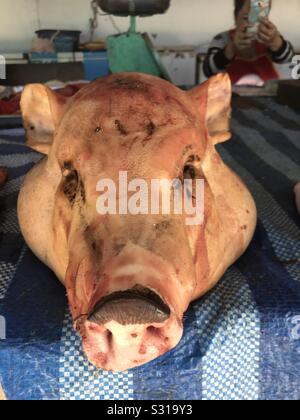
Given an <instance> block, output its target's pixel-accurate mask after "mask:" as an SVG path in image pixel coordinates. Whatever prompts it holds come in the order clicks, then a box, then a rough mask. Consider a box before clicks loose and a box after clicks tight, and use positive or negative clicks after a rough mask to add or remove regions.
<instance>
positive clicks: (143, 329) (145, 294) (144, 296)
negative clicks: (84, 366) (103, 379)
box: [75, 246, 190, 371]
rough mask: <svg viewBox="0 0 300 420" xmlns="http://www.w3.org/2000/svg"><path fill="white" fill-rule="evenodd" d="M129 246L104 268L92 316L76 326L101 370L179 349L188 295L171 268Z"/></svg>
mask: <svg viewBox="0 0 300 420" xmlns="http://www.w3.org/2000/svg"><path fill="white" fill-rule="evenodd" d="M129 248H130V249H128V250H127V252H126V251H125V253H124V254H123V255H120V256H118V257H116V258H113V259H112V260H111V261H110V262H109V263H108V264H107V265H106V267H105V268H104V270H103V271H104V273H105V274H103V276H102V278H101V281H100V283H99V286H98V287H97V288H96V290H95V292H94V295H93V296H92V298H91V300H90V302H89V305H88V310H87V312H88V314H87V315H85V316H82V317H79V318H77V321H76V323H75V324H76V325H75V326H76V328H77V330H78V331H79V332H80V334H81V336H82V341H83V349H84V352H85V353H86V355H87V357H88V359H89V360H90V362H92V363H93V364H94V365H95V366H96V367H98V368H100V369H103V370H109V371H125V370H127V369H131V368H135V367H137V366H141V365H144V364H146V363H148V362H150V361H152V360H154V359H156V358H157V357H159V356H161V355H163V354H164V353H166V352H167V351H169V350H171V349H173V348H174V347H176V346H177V344H178V343H179V341H180V340H181V337H182V334H183V327H182V317H183V313H184V311H185V310H186V308H187V306H188V302H189V300H190V295H187V292H186V290H185V291H184V292H183V293H178V290H181V289H182V286H181V287H180V281H179V279H178V278H177V276H176V274H175V273H174V272H173V270H172V267H171V265H168V263H166V262H162V260H161V259H160V258H159V257H156V256H153V255H152V254H151V253H148V252H147V251H145V250H142V249H141V248H139V247H137V246H130V247H129ZM134 256H135V257H136V258H137V259H136V261H138V263H136V262H135V263H134V262H133V260H132V259H133V258H134ZM137 256H138V257H137ZM125 261H126V263H125ZM124 263H125V264H124ZM79 271H80V270H79ZM163 279H164V281H162V280H163ZM85 281H87V280H85ZM79 283H81V281H80V280H79ZM175 291H176V293H175ZM184 302H185V303H184Z"/></svg>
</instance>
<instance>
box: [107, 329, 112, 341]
mask: <svg viewBox="0 0 300 420" xmlns="http://www.w3.org/2000/svg"><path fill="white" fill-rule="evenodd" d="M106 338H107V342H108V344H111V343H112V339H113V334H112V332H111V331H110V330H107V331H106Z"/></svg>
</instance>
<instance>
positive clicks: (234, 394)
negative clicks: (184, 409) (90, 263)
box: [0, 99, 300, 400]
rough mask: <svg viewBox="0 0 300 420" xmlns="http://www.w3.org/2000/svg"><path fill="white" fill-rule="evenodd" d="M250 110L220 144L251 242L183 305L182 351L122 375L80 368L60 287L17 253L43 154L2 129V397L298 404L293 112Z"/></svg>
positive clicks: (297, 124) (298, 175) (296, 136)
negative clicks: (249, 198) (240, 188)
mask: <svg viewBox="0 0 300 420" xmlns="http://www.w3.org/2000/svg"><path fill="white" fill-rule="evenodd" d="M255 103H256V105H257V107H256V108H253V109H252V108H251V109H235V110H234V113H233V132H234V136H233V139H232V140H231V141H230V142H228V143H226V144H224V145H222V146H221V147H220V152H221V154H222V156H223V158H224V160H225V161H226V162H227V163H228V164H229V165H230V166H231V167H232V168H233V169H234V170H235V171H236V172H237V173H238V174H239V175H240V176H241V177H242V178H243V179H244V181H245V182H246V184H247V185H248V187H249V188H250V190H251V191H252V193H253V195H254V197H255V199H256V203H257V206H258V212H259V223H258V228H257V231H256V235H255V237H254V240H253V241H252V244H251V246H250V248H249V249H248V251H247V252H246V254H245V255H244V256H243V257H242V258H241V259H240V260H239V261H238V262H237V263H236V264H235V265H234V266H233V267H232V268H231V269H229V270H228V272H227V273H226V275H225V276H224V278H223V279H222V280H221V281H220V283H219V284H218V285H217V287H216V288H215V289H214V290H213V291H211V292H210V293H209V294H208V295H207V296H205V297H204V298H203V299H202V300H200V301H198V302H196V303H194V304H192V305H191V307H190V309H189V311H188V313H187V314H186V316H185V322H184V323H185V330H184V331H185V332H184V337H183V340H182V341H181V343H180V345H179V346H178V347H177V348H176V349H174V350H172V351H171V352H170V353H168V354H166V355H164V356H163V357H161V358H160V359H157V360H155V361H153V362H152V363H150V364H148V365H146V366H143V367H140V368H137V369H134V370H132V371H130V372H125V373H120V374H114V373H107V372H102V371H99V370H97V369H96V368H95V367H93V366H92V365H91V364H90V363H89V362H88V361H87V360H86V358H85V356H84V354H83V352H82V349H81V344H80V338H79V337H78V336H77V334H76V333H75V332H74V331H73V329H72V322H71V318H70V314H69V311H68V309H67V301H66V297H65V290H64V288H63V287H62V286H61V285H60V284H59V282H58V281H57V280H56V279H55V276H54V275H53V274H52V273H51V272H50V271H49V270H48V269H47V268H46V267H45V266H44V265H43V264H42V263H41V262H40V261H38V260H37V259H36V258H35V257H34V256H33V254H32V253H31V251H30V250H29V249H28V248H27V247H26V245H25V244H24V240H23V238H22V236H21V234H20V231H19V226H18V221H17V214H16V202H17V196H18V191H19V188H20V185H21V182H22V179H23V177H24V175H25V174H26V173H27V172H28V170H29V169H30V168H31V167H32V165H33V164H34V163H35V162H37V161H38V160H39V159H40V155H38V154H37V153H33V152H32V151H30V150H28V149H27V148H26V147H25V145H24V133H23V130H8V131H2V132H0V139H1V140H0V166H4V167H6V168H8V169H9V181H8V183H7V184H6V186H5V187H4V188H3V189H1V190H0V320H2V321H3V319H4V318H5V320H6V333H7V336H6V339H5V340H1V339H0V383H1V384H2V386H3V388H4V391H5V393H6V396H7V398H8V399H29V400H32V399H35V400H36V399H37V400H46V399H61V400H82V399H86V400H88V399H90V400H101V399H103V400H104V399H110V400H130V399H150V400H152V399H161V400H171V399H183V400H188V399H203V400H259V399H268V400H275V399H293V400H299V399H300V229H299V228H300V217H299V215H298V213H297V211H296V207H295V203H294V197H293V186H294V184H295V182H296V181H300V115H299V114H298V113H296V112H295V111H292V110H291V109H289V108H287V107H283V106H280V105H277V104H276V103H275V102H274V101H272V100H268V99H255ZM258 109H259V110H258ZM0 324H1V322H0ZM2 326H3V322H2ZM0 336H1V334H0ZM0 338H3V337H0Z"/></svg>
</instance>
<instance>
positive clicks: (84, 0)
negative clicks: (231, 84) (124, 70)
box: [0, 0, 300, 53]
mask: <svg viewBox="0 0 300 420" xmlns="http://www.w3.org/2000/svg"><path fill="white" fill-rule="evenodd" d="M273 3H274V7H273V11H272V19H273V21H274V22H275V23H276V24H278V25H279V27H280V30H281V31H282V33H283V34H284V36H286V37H287V38H289V39H290V40H291V41H292V42H293V43H294V45H295V46H296V47H297V49H300V30H299V28H300V0H273ZM232 10H233V9H232V0H172V5H171V8H170V10H169V11H168V13H167V14H166V15H163V16H155V17H151V18H145V19H140V20H139V23H138V28H139V29H140V30H142V31H147V32H150V33H155V34H157V41H156V42H157V44H159V45H178V44H184V45H199V44H203V43H207V42H208V41H209V40H210V39H211V38H212V36H213V35H215V34H216V33H218V32H220V31H222V30H225V29H226V28H228V27H230V26H231V25H232ZM90 16H91V9H90V1H89V0H1V4H0V53H1V52H15V51H27V50H28V49H29V48H30V46H31V41H32V38H33V33H34V31H35V30H37V29H40V28H42V29H46V28H49V29H52V28H53V29H56V28H59V29H62V28H64V29H80V30H82V31H83V39H87V38H88V27H89V26H88V21H89V18H90ZM115 21H116V23H117V25H118V26H119V27H120V29H121V30H122V31H123V30H125V29H126V28H127V26H128V19H126V18H115ZM111 33H115V29H114V28H113V26H112V24H111V22H110V20H109V18H108V17H100V18H99V29H98V30H97V37H99V38H104V37H105V36H106V35H107V34H111Z"/></svg>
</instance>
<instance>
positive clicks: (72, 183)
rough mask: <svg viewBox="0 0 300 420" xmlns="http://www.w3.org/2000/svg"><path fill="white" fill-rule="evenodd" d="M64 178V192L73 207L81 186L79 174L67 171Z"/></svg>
mask: <svg viewBox="0 0 300 420" xmlns="http://www.w3.org/2000/svg"><path fill="white" fill-rule="evenodd" d="M63 176H64V184H63V192H64V194H65V196H66V197H67V198H68V200H69V201H70V203H71V204H72V205H73V204H74V202H75V199H76V195H77V191H78V185H79V176H78V172H77V171H75V170H74V169H73V170H65V171H64V172H63Z"/></svg>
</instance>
